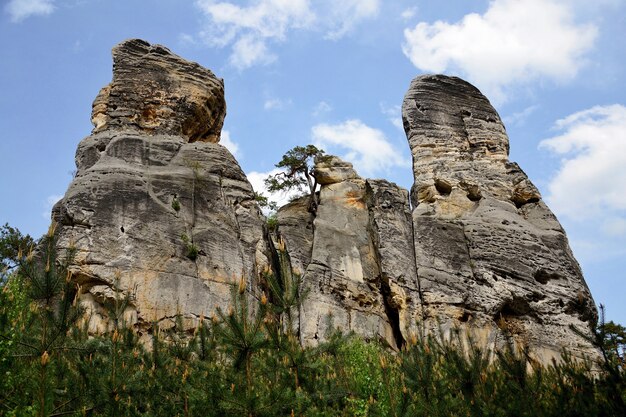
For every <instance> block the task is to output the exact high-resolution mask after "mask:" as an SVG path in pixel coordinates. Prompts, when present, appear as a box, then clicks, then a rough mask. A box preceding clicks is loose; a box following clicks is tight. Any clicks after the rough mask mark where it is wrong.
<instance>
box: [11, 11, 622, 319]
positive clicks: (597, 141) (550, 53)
mask: <svg viewBox="0 0 626 417" xmlns="http://www.w3.org/2000/svg"><path fill="white" fill-rule="evenodd" d="M1 4H2V6H1V10H0V53H1V58H0V74H1V77H0V91H1V92H2V93H1V94H0V132H1V133H0V135H2V138H1V140H0V157H1V158H2V159H1V161H2V163H1V164H0V169H1V173H0V191H1V192H2V196H3V198H2V204H0V222H1V223H5V222H8V223H9V224H11V225H13V226H16V227H18V228H19V229H20V230H22V231H23V232H27V233H30V234H32V235H33V236H40V235H41V234H42V233H44V231H45V230H46V228H47V226H48V223H49V220H50V218H49V216H50V213H49V212H50V207H51V205H52V204H53V203H54V202H55V201H56V200H57V199H58V198H60V196H62V195H63V193H64V192H65V190H66V188H67V186H68V184H69V182H70V180H71V173H72V171H73V170H74V169H75V166H74V160H73V159H74V152H75V150H76V146H77V144H78V142H79V141H80V140H81V139H82V138H84V137H86V136H88V135H89V132H90V131H91V123H90V121H89V116H90V112H91V103H92V101H93V99H94V98H95V96H96V94H97V93H98V90H99V89H100V88H101V87H103V86H104V85H106V84H107V83H108V82H109V81H110V79H111V57H110V49H111V47H112V46H114V45H115V44H117V43H119V42H120V41H122V40H124V39H127V38H134V37H138V38H142V39H145V40H147V41H149V42H151V43H160V44H163V45H165V46H167V47H169V48H170V49H171V50H172V51H174V52H175V53H177V54H179V55H181V56H183V57H185V58H187V59H190V60H194V61H197V62H199V63H200V64H202V65H203V66H205V67H208V68H210V69H212V70H213V71H214V72H215V73H216V74H217V75H218V76H219V77H222V78H224V79H225V88H226V100H227V106H228V114H227V117H226V123H225V126H224V129H225V133H224V134H223V142H227V143H228V146H229V147H230V149H231V150H233V151H234V153H235V154H236V156H237V158H238V160H239V162H240V164H241V166H242V168H243V169H244V170H245V171H246V172H247V173H248V174H249V176H250V178H251V180H252V182H253V184H256V185H258V184H259V178H261V177H263V176H264V175H265V173H267V172H269V171H271V170H272V169H273V164H274V163H275V162H276V161H277V160H278V159H280V156H281V155H282V154H283V153H284V152H285V151H286V150H287V149H289V148H291V147H293V146H295V145H303V144H307V143H316V144H319V145H321V146H322V147H323V148H324V149H325V150H326V151H328V152H330V153H334V154H337V155H340V156H342V157H345V158H346V159H348V160H350V161H351V162H354V164H355V167H356V168H357V170H358V172H359V173H360V174H361V175H363V176H369V177H383V178H387V179H390V180H392V181H395V182H397V183H398V184H400V185H402V186H404V187H407V188H409V187H410V185H411V183H412V174H411V170H410V162H409V161H410V153H409V149H408V145H407V143H406V138H405V136H404V132H403V131H402V129H401V122H400V105H401V103H402V98H403V96H404V93H405V92H406V89H407V88H408V86H409V82H410V81H411V79H412V78H413V77H415V76H416V75H418V74H421V73H433V72H441V73H446V74H450V75H459V76H461V77H463V78H465V79H467V80H468V81H470V82H472V83H474V84H475V85H476V86H477V87H479V88H480V89H481V90H482V91H483V93H485V94H486V95H487V96H488V97H489V98H490V99H491V101H492V103H493V104H494V105H495V107H496V109H497V110H498V112H499V113H500V115H501V116H502V118H503V120H504V121H505V124H506V127H507V131H508V133H509V136H510V139H511V160H513V161H516V162H518V163H519V164H520V165H521V166H522V168H523V169H524V170H525V171H526V173H527V174H528V175H529V176H530V178H531V180H532V181H533V182H534V183H535V184H536V185H537V186H538V187H539V189H540V190H541V192H542V194H543V196H544V198H545V199H546V201H547V202H548V203H549V205H550V207H551V208H552V209H553V211H554V212H555V213H556V214H557V216H558V217H559V220H560V221H561V223H562V224H563V226H564V227H565V229H566V231H567V233H568V236H569V239H570V243H571V245H572V247H573V249H574V253H575V254H576V256H577V258H578V260H579V262H580V263H581V265H582V267H583V270H584V272H585V276H586V279H587V283H588V284H589V286H590V287H591V291H592V293H593V295H594V297H595V300H596V302H597V303H604V304H606V305H607V311H608V318H609V319H613V320H616V321H619V322H621V323H622V324H624V323H626V274H625V272H624V269H626V0H595V1H589V0H585V1H583V0H492V1H487V0H445V1H443V0H442V1H436V2H435V1H426V0H413V1H403V0H398V1H383V0H345V1H331V0H256V1H217V0H216V1H211V0H198V1H192V0H189V1H183V0H152V1H145V0H144V1H140V0H124V1H122V0H119V1H113V0H5V1H3V2H2V3H1Z"/></svg>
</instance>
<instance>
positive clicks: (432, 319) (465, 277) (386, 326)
mask: <svg viewBox="0 0 626 417" xmlns="http://www.w3.org/2000/svg"><path fill="white" fill-rule="evenodd" d="M113 60H114V67H113V81H112V82H111V84H109V85H108V86H106V87H104V88H103V89H102V90H101V92H100V94H98V96H97V98H96V100H95V102H94V106H93V112H92V121H93V123H94V126H95V128H94V131H93V132H92V134H91V135H90V136H88V137H87V138H85V139H84V140H83V141H82V142H81V143H80V144H79V146H78V150H77V154H76V164H77V168H78V170H77V175H76V177H75V179H74V180H73V182H72V183H71V185H70V187H69V189H68V191H67V193H66V195H65V197H64V198H63V199H62V200H61V201H60V202H59V203H58V205H57V206H56V207H55V209H54V211H53V217H54V219H55V220H56V221H57V222H58V223H59V229H58V235H59V245H60V247H61V248H69V247H70V246H75V247H76V248H77V250H78V252H77V253H78V254H77V257H76V260H75V265H74V266H73V268H72V271H73V279H74V280H75V281H76V282H77V283H79V284H80V285H81V293H82V295H81V302H82V303H83V305H85V306H86V307H87V309H88V312H89V313H90V317H91V320H90V325H91V329H92V331H102V330H104V329H105V328H106V326H108V323H109V321H110V316H109V314H108V312H107V308H106V307H107V305H108V304H110V303H111V301H112V300H114V299H115V298H116V296H119V295H124V294H130V295H131V297H130V305H129V306H128V307H127V311H126V317H127V319H128V320H129V321H130V323H132V324H133V325H134V326H135V327H136V328H137V329H138V330H139V331H140V332H144V333H145V332H146V331H147V330H146V329H147V328H148V325H149V324H150V323H152V322H158V323H159V324H160V325H161V326H172V325H173V324H174V318H175V317H176V316H177V315H182V317H184V318H185V326H186V327H188V328H193V327H194V326H195V325H196V324H197V321H198V320H199V319H200V318H201V317H202V316H203V315H205V316H207V315H210V314H211V313H212V312H213V310H214V308H215V307H217V306H222V307H224V306H226V305H227V304H228V302H229V300H230V295H229V285H228V284H229V283H230V282H233V281H235V280H238V279H240V277H242V276H243V277H246V278H247V282H248V288H249V290H250V291H251V292H254V291H255V290H257V289H258V285H259V276H260V271H261V270H263V269H266V268H272V266H273V267H274V269H275V271H274V273H276V274H279V273H290V272H293V273H297V274H300V275H301V276H302V287H303V288H302V290H303V291H305V292H306V293H307V294H308V295H307V297H306V299H305V301H304V303H303V304H302V306H301V307H300V311H299V312H298V314H297V320H296V326H298V329H297V330H298V333H299V335H300V338H301V341H302V342H303V343H316V341H319V340H321V339H323V338H325V337H326V336H327V334H328V330H329V326H330V325H331V324H332V326H334V327H339V328H341V329H343V330H353V331H355V332H357V333H360V334H362V335H363V336H365V337H366V338H369V339H379V340H383V341H385V342H386V343H387V344H388V345H389V346H391V347H393V348H400V347H401V346H402V345H403V344H404V343H405V342H406V341H407V340H408V339H409V338H411V337H412V335H413V334H415V333H417V332H418V331H421V330H423V331H427V332H432V331H438V330H439V329H442V330H443V331H444V332H449V331H450V330H451V329H453V328H460V329H461V330H463V331H468V332H471V333H472V334H473V335H474V336H475V337H476V338H478V339H479V342H480V343H486V344H489V345H490V346H498V345H502V344H503V343H505V341H506V340H509V339H511V338H512V339H513V340H515V341H516V342H517V343H519V344H524V345H528V346H530V347H531V348H532V349H533V351H534V352H535V354H536V355H537V356H538V357H540V358H541V359H542V360H548V359H550V357H552V356H554V355H557V354H558V352H559V351H560V349H561V348H563V347H566V348H568V349H570V350H572V351H573V352H574V353H575V354H576V355H584V354H588V355H594V353H595V351H594V349H593V348H592V347H591V346H590V344H589V343H588V342H586V341H585V340H584V338H582V337H580V336H578V335H577V334H576V333H575V332H574V331H572V330H571V328H570V325H573V326H576V327H577V328H578V329H580V330H582V331H588V329H589V327H590V325H592V324H593V322H594V320H595V318H596V312H595V306H594V303H593V299H592V298H591V295H590V293H589V290H588V288H587V286H586V284H585V282H584V278H583V276H582V274H581V271H580V268H579V266H578V264H577V262H576V260H575V259H574V257H573V256H572V253H571V250H570V249H569V246H568V243H567V238H566V236H565V233H564V231H563V229H562V227H561V226H560V224H559V223H558V221H557V220H556V218H555V217H554V215H553V214H552V212H551V211H550V210H549V209H548V208H547V206H546V205H545V204H544V203H543V201H542V199H541V195H540V193H539V191H538V190H537V189H536V188H535V187H534V186H533V184H532V183H531V182H530V181H529V180H528V178H527V176H526V175H525V174H524V172H523V171H522V170H521V169H520V168H519V166H517V165H516V164H515V163H511V162H509V160H508V149H509V143H508V137H507V135H506V132H505V128H504V126H503V124H502V122H501V120H500V117H499V116H498V114H497V112H496V111H495V110H494V109H493V107H492V106H491V104H490V103H489V101H488V100H487V99H486V98H485V97H484V96H483V95H482V94H481V93H480V92H479V91H478V90H477V89H476V88H475V87H473V86H471V85H470V84H468V83H466V82H465V81H463V80H460V79H458V78H454V77H445V76H422V77H417V78H416V79H415V80H413V82H412V83H411V86H410V88H409V91H408V93H407V94H406V97H405V99H404V103H403V120H404V126H405V130H406V133H407V137H408V140H409V145H410V148H411V152H412V156H413V174H414V179H415V183H414V186H413V187H412V190H411V192H410V193H409V192H408V191H407V190H404V189H402V188H401V187H398V186H397V185H395V184H393V183H390V182H388V181H385V180H373V179H364V178H361V177H360V176H359V175H358V174H357V173H356V172H355V170H354V169H353V167H352V165H351V164H350V163H349V162H345V161H342V160H340V159H339V158H337V157H331V158H326V159H324V160H321V161H319V162H318V163H317V164H316V167H315V175H316V178H317V180H318V182H319V184H320V185H321V189H320V191H319V206H318V208H317V210H316V211H315V213H311V212H310V211H309V210H308V207H309V205H308V203H307V202H306V201H305V199H300V200H296V201H294V202H292V203H290V204H288V205H286V206H284V207H282V208H281V209H280V210H279V212H278V228H277V230H276V231H275V232H274V235H272V236H270V235H269V234H268V232H267V230H266V229H265V226H264V224H265V222H264V220H265V219H264V218H263V216H262V214H261V212H260V211H259V208H258V207H257V204H256V202H255V200H254V194H253V190H252V187H251V186H250V183H249V182H248V181H247V178H246V176H245V175H244V173H243V172H242V170H241V168H240V167H239V165H238V163H237V161H236V160H235V159H234V158H233V156H232V155H231V154H230V152H229V151H228V150H227V149H226V148H224V147H223V146H221V145H220V144H219V137H220V130H221V127H222V124H223V120H224V116H225V108H226V105H225V102H224V89H223V82H222V80H220V79H218V78H216V77H215V76H214V75H213V74H212V73H211V72H210V71H209V70H206V69H204V68H202V67H200V66H199V65H198V64H195V63H191V62H188V61H185V60H183V59H182V58H180V57H178V56H176V55H174V54H172V53H171V52H170V51H169V50H167V49H166V48H164V47H162V46H158V45H150V44H148V43H146V42H144V41H140V40H130V41H126V42H123V43H122V44H120V45H118V46H116V47H115V48H114V49H113ZM277 243H278V245H279V246H280V251H279V252H280V253H277V250H276V247H277V245H276V244H277ZM279 258H280V259H279ZM285 260H287V264H288V265H287V269H289V270H290V271H285V270H284V265H285ZM277 265H283V268H277V267H276V266H277Z"/></svg>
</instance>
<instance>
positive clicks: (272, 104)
mask: <svg viewBox="0 0 626 417" xmlns="http://www.w3.org/2000/svg"><path fill="white" fill-rule="evenodd" d="M292 104H293V102H292V101H291V99H287V100H283V99H280V98H271V99H268V100H265V103H263V108H264V109H265V110H284V109H286V108H287V107H290V106H291V105H292Z"/></svg>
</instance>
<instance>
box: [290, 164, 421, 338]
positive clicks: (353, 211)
mask: <svg viewBox="0 0 626 417" xmlns="http://www.w3.org/2000/svg"><path fill="white" fill-rule="evenodd" d="M315 172H316V178H317V180H318V182H319V183H320V184H321V190H320V195H319V201H320V203H319V206H318V208H317V211H316V213H315V216H312V215H311V214H310V213H309V212H308V210H307V208H308V204H306V203H305V202H304V200H305V199H306V198H305V199H301V200H296V201H295V202H293V203H290V204H288V205H287V206H285V207H283V208H281V209H280V210H279V212H278V224H279V226H278V227H279V233H280V236H281V238H282V239H283V240H284V242H285V245H286V247H287V250H288V252H289V255H290V258H291V261H292V265H293V267H294V269H295V270H296V272H299V273H301V274H302V279H303V286H304V291H305V292H306V293H307V297H306V299H305V302H304V303H303V305H302V307H301V311H300V337H301V340H302V341H303V342H304V343H311V342H315V341H316V340H319V339H323V338H325V337H326V335H327V334H328V331H329V330H330V329H329V326H330V325H332V326H333V327H339V328H341V329H343V330H346V331H348V330H353V331H355V332H357V333H359V334H362V335H364V336H365V337H367V338H372V339H381V340H384V341H386V342H387V343H388V344H389V345H390V346H393V347H396V348H397V347H399V346H400V345H401V343H402V340H404V339H405V338H406V337H407V332H408V331H409V330H410V329H413V328H414V327H415V323H416V320H415V319H416V317H415V313H416V312H417V311H418V308H417V306H418V304H419V297H418V292H417V277H416V275H415V268H414V266H413V265H414V264H415V263H414V260H413V258H412V257H410V258H409V257H408V256H409V255H412V254H413V248H412V229H411V217H410V211H409V208H408V193H407V192H406V190H403V189H401V188H400V187H398V186H396V185H395V184H392V183H389V182H387V181H384V180H364V179H363V178H361V177H359V176H358V175H357V173H356V172H355V171H354V169H353V168H352V164H350V163H346V162H344V161H341V160H340V159H339V158H337V157H331V158H329V159H324V161H323V162H319V163H317V164H316V166H315ZM303 225H305V226H303ZM292 248H293V249H292ZM409 262H410V265H411V267H410V268H406V264H407V263H409Z"/></svg>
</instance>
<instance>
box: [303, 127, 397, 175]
mask: <svg viewBox="0 0 626 417" xmlns="http://www.w3.org/2000/svg"><path fill="white" fill-rule="evenodd" d="M311 132H312V137H313V141H314V143H315V145H316V146H318V147H321V148H323V149H324V150H325V151H326V152H327V153H331V154H332V153H334V152H335V150H336V149H341V150H347V153H346V154H344V155H342V156H341V157H342V158H343V159H345V160H346V161H348V162H351V163H353V164H354V167H355V168H356V170H357V172H359V174H361V175H364V176H371V175H375V174H377V173H381V172H385V171H388V170H389V169H391V168H393V167H396V166H409V161H408V160H407V159H405V158H404V157H403V156H402V155H401V154H400V152H398V151H397V150H396V149H395V148H394V147H393V146H392V145H391V143H390V142H389V141H388V140H387V138H386V137H385V134H384V133H383V132H381V131H380V130H378V129H374V128H371V127H369V126H367V125H366V124H364V123H363V122H361V121H360V120H347V121H345V122H343V123H340V124H335V125H329V124H324V123H322V124H318V125H315V126H313V128H312V129H311Z"/></svg>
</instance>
